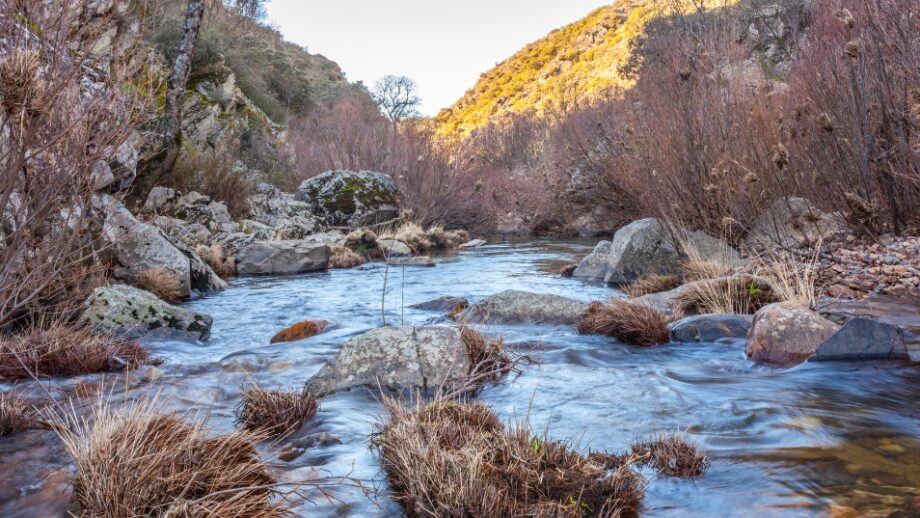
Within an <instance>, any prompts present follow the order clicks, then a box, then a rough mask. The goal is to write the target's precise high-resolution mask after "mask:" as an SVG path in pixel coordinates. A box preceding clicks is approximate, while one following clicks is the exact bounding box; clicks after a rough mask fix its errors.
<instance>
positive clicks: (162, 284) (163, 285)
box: [134, 266, 182, 304]
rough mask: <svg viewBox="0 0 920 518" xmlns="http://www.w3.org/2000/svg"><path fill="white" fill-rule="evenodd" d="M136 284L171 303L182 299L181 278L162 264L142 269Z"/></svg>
mask: <svg viewBox="0 0 920 518" xmlns="http://www.w3.org/2000/svg"><path fill="white" fill-rule="evenodd" d="M134 284H135V285H136V286H137V287H138V288H140V289H142V290H147V291H149V292H150V293H153V294H154V295H156V296H157V297H159V298H160V299H162V300H164V301H166V302H169V303H170V304H175V303H177V302H179V301H180V300H182V297H181V295H180V294H181V293H182V291H181V288H180V286H179V279H178V278H176V275H175V274H174V273H172V272H170V271H169V270H167V269H165V268H162V267H160V266H156V267H154V268H150V269H149V270H144V271H142V272H141V273H140V274H139V275H138V276H137V282H135V283H134Z"/></svg>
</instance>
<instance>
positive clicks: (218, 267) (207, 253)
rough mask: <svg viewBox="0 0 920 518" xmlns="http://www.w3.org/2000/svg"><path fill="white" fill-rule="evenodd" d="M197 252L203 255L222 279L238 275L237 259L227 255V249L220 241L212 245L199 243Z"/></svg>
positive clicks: (205, 260) (202, 257)
mask: <svg viewBox="0 0 920 518" xmlns="http://www.w3.org/2000/svg"><path fill="white" fill-rule="evenodd" d="M195 253H197V254H198V255H199V257H201V259H202V260H204V262H206V263H208V266H210V267H211V269H212V270H214V273H216V274H217V275H219V276H220V278H221V279H224V280H226V279H231V278H233V277H235V276H236V259H234V258H233V256H231V255H227V251H226V250H225V249H224V247H223V246H222V245H220V244H219V243H215V244H213V245H211V246H204V245H199V246H198V247H197V248H195Z"/></svg>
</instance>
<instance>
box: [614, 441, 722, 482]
mask: <svg viewBox="0 0 920 518" xmlns="http://www.w3.org/2000/svg"><path fill="white" fill-rule="evenodd" d="M632 452H633V454H634V455H637V456H641V457H645V458H646V461H647V462H648V465H649V466H652V467H654V468H655V469H657V470H658V472H659V473H663V474H665V475H668V476H671V477H698V476H700V475H702V474H703V472H704V471H706V468H707V467H708V466H709V461H708V460H707V459H706V455H705V454H704V453H703V452H702V450H701V449H700V448H699V447H698V446H696V445H694V444H692V443H690V442H688V441H687V439H686V438H684V437H683V436H681V435H677V434H670V435H668V434H661V435H659V436H658V437H654V438H652V439H651V440H649V441H647V442H637V443H635V444H633V445H632Z"/></svg>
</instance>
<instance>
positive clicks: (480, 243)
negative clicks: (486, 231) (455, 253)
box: [460, 239, 487, 248]
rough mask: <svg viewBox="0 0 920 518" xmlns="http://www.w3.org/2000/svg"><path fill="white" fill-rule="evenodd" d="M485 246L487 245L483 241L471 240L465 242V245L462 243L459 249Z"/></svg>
mask: <svg viewBox="0 0 920 518" xmlns="http://www.w3.org/2000/svg"><path fill="white" fill-rule="evenodd" d="M485 244H487V243H486V241H485V240H483V239H473V240H470V241H467V242H466V243H463V244H462V245H460V248H479V247H481V246H483V245H485Z"/></svg>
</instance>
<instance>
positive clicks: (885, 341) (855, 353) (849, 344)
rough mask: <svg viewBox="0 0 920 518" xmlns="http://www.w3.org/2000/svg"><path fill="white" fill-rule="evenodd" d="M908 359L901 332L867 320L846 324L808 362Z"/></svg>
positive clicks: (898, 329) (862, 319)
mask: <svg viewBox="0 0 920 518" xmlns="http://www.w3.org/2000/svg"><path fill="white" fill-rule="evenodd" d="M909 359H910V355H909V354H908V351H907V347H906V346H905V340H904V330H903V329H900V328H898V327H897V326H893V325H891V324H885V323H882V322H877V321H875V320H870V319H868V318H854V319H853V320H850V321H849V322H847V323H846V324H845V325H844V326H843V327H842V328H840V330H839V331H837V332H836V333H834V334H833V335H832V336H831V337H830V338H828V339H827V340H826V341H825V342H824V343H823V344H821V346H820V347H818V350H817V351H816V352H815V355H814V356H813V357H812V358H811V360H813V361H847V360H909Z"/></svg>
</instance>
